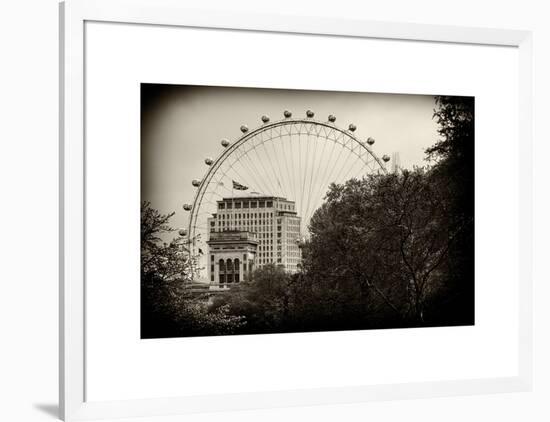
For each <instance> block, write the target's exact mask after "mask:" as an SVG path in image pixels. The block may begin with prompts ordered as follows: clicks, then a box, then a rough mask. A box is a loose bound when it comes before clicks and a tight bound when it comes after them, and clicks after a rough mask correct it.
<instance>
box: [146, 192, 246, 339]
mask: <svg viewBox="0 0 550 422" xmlns="http://www.w3.org/2000/svg"><path fill="white" fill-rule="evenodd" d="M173 215H174V213H171V214H161V213H159V211H157V210H155V209H153V208H151V204H150V203H149V202H143V203H142V206H141V336H142V338H155V337H180V336H191V335H193V336H200V335H220V334H231V333H232V332H234V331H235V330H236V329H237V328H239V327H240V326H241V325H243V318H241V317H238V316H232V315H229V314H228V308H227V307H220V308H218V309H216V310H214V311H211V310H210V309H209V305H208V303H207V302H206V301H205V300H204V299H200V298H196V297H194V296H193V295H192V293H191V291H190V289H189V283H190V281H191V279H190V276H191V268H192V265H193V264H194V263H193V262H192V259H190V258H189V254H188V250H187V248H186V247H185V240H184V239H183V238H182V237H181V236H177V237H175V238H173V239H172V240H171V241H170V242H169V243H167V242H163V241H162V237H163V236H165V235H167V234H169V233H172V232H173V231H174V229H172V228H171V227H170V226H169V224H168V222H169V220H170V218H171V217H172V216H173Z"/></svg>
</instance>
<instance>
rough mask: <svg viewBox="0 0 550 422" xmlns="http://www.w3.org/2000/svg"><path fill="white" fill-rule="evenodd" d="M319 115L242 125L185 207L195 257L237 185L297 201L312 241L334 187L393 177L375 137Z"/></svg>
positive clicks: (203, 249) (264, 118)
mask: <svg viewBox="0 0 550 422" xmlns="http://www.w3.org/2000/svg"><path fill="white" fill-rule="evenodd" d="M314 116H315V114H314V112H313V111H312V110H307V111H306V115H305V117H293V116H292V113H291V112H290V111H288V110H285V111H284V113H283V118H282V119H281V120H277V121H271V120H270V118H269V117H268V116H266V115H264V116H262V117H261V125H260V126H258V127H257V128H255V129H253V130H249V128H248V127H247V126H246V125H242V126H241V127H240V131H241V132H242V135H241V136H240V137H239V138H237V139H236V140H233V141H230V140H228V139H222V140H221V145H222V147H223V150H222V151H221V153H220V154H219V156H218V157H217V158H216V159H212V158H209V157H207V158H205V160H204V163H205V164H206V166H207V167H208V168H207V171H206V173H205V175H204V176H203V178H201V179H194V180H192V182H191V183H192V184H193V186H194V187H196V188H197V191H196V193H195V197H194V199H193V202H192V203H186V204H184V205H183V209H184V210H185V211H188V212H189V220H188V225H187V229H182V230H181V231H180V234H182V235H185V236H186V237H187V239H188V245H189V253H190V255H191V256H197V255H202V254H204V253H206V241H207V240H208V235H209V233H208V218H210V217H212V214H214V213H216V209H217V201H218V200H221V199H222V198H228V197H233V196H234V195H236V194H242V192H240V190H237V191H235V189H234V187H235V183H236V184H237V185H238V187H239V186H240V187H241V188H246V194H247V195H250V196H253V195H258V196H273V197H282V198H286V199H287V200H289V201H294V202H295V209H296V211H297V214H298V216H299V217H300V218H301V226H300V228H301V235H302V236H304V237H307V230H308V225H309V221H310V220H311V217H312V216H313V213H314V212H315V210H317V208H318V207H319V206H321V204H322V203H323V200H324V197H325V194H326V192H327V190H328V187H329V185H330V184H331V183H342V182H344V181H346V180H349V179H351V178H354V177H359V178H360V177H362V176H364V175H367V174H380V173H386V172H387V170H386V167H385V163H387V162H388V161H389V160H390V157H389V156H388V155H383V156H382V157H381V158H379V157H378V156H377V155H376V154H375V153H374V151H373V145H374V143H375V140H374V139H373V138H371V137H369V138H367V139H366V140H365V141H362V140H360V139H359V138H358V137H357V136H356V135H355V132H356V129H357V127H356V126H355V125H354V124H349V125H348V128H347V129H342V128H340V127H338V126H337V125H336V123H335V122H336V116H334V115H332V114H331V115H329V116H328V118H327V120H326V121H320V120H317V119H315V118H314ZM199 266H200V264H199Z"/></svg>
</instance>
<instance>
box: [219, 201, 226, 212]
mask: <svg viewBox="0 0 550 422" xmlns="http://www.w3.org/2000/svg"><path fill="white" fill-rule="evenodd" d="M218 209H220V210H223V209H225V204H224V203H223V202H221V203H219V204H218Z"/></svg>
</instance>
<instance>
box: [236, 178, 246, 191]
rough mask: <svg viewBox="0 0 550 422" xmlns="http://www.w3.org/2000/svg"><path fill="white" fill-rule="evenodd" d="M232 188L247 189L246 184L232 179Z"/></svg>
mask: <svg viewBox="0 0 550 422" xmlns="http://www.w3.org/2000/svg"><path fill="white" fill-rule="evenodd" d="M233 189H237V190H247V189H248V186H245V185H241V184H240V183H239V182H235V181H234V180H233Z"/></svg>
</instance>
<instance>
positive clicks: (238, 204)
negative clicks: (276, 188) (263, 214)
mask: <svg viewBox="0 0 550 422" xmlns="http://www.w3.org/2000/svg"><path fill="white" fill-rule="evenodd" d="M233 206H235V209H240V208H272V207H273V201H231V202H229V201H228V202H221V203H219V204H218V209H220V210H223V209H227V210H230V209H232V208H233Z"/></svg>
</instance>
